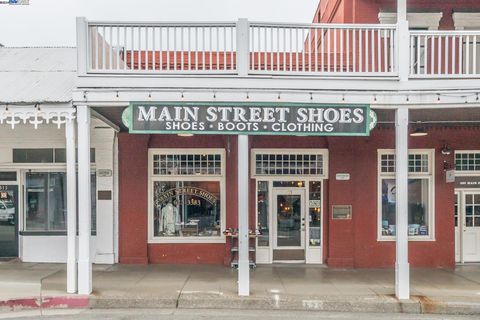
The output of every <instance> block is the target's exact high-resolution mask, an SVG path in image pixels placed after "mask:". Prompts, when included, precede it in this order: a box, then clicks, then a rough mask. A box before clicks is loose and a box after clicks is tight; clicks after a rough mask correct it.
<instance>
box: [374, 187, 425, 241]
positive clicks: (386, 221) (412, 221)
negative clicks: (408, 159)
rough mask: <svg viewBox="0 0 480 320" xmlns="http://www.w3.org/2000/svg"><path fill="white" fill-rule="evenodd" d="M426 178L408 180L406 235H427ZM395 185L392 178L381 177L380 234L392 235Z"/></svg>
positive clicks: (394, 232)
mask: <svg viewBox="0 0 480 320" xmlns="http://www.w3.org/2000/svg"><path fill="white" fill-rule="evenodd" d="M428 189H429V188H428V180H427V179H409V180H408V235H409V236H427V235H428V234H429V230H428V223H429V221H428V218H429V217H428V212H429V208H428V203H429V190H428ZM395 204H396V186H395V180H394V179H382V235H387V236H394V235H395V234H396V223H395Z"/></svg>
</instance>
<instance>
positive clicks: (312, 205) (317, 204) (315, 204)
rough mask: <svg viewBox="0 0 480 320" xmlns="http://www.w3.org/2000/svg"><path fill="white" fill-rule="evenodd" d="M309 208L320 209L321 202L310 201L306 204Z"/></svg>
mask: <svg viewBox="0 0 480 320" xmlns="http://www.w3.org/2000/svg"><path fill="white" fill-rule="evenodd" d="M308 206H309V208H320V207H321V206H322V201H321V200H310V201H309V203H308Z"/></svg>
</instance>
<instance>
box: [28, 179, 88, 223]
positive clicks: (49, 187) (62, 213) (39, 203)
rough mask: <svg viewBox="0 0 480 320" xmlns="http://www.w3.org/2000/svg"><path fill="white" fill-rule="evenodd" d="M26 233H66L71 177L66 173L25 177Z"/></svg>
mask: <svg viewBox="0 0 480 320" xmlns="http://www.w3.org/2000/svg"><path fill="white" fill-rule="evenodd" d="M91 177H92V179H91V194H92V231H95V230H96V175H95V174H92V176H91ZM25 186H26V194H25V206H26V207H25V213H26V214H25V228H24V230H25V231H33V232H56V231H61V232H66V230H67V194H66V193H67V178H66V173H65V172H27V173H26V174H25Z"/></svg>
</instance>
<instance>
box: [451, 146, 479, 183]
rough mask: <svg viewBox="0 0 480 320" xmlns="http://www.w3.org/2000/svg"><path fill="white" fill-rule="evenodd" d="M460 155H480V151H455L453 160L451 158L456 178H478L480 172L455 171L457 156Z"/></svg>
mask: <svg viewBox="0 0 480 320" xmlns="http://www.w3.org/2000/svg"><path fill="white" fill-rule="evenodd" d="M462 153H473V154H477V153H478V154H480V150H455V152H454V158H453V162H454V164H453V166H454V169H455V176H456V177H465V176H480V170H457V167H456V160H457V154H462Z"/></svg>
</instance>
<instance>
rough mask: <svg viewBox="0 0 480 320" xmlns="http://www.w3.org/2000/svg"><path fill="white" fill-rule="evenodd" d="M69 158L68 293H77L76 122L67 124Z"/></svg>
mask: <svg viewBox="0 0 480 320" xmlns="http://www.w3.org/2000/svg"><path fill="white" fill-rule="evenodd" d="M65 138H66V157H67V292H68V293H76V292H77V173H76V164H75V162H76V160H75V121H74V120H72V121H67V122H66V124H65Z"/></svg>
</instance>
